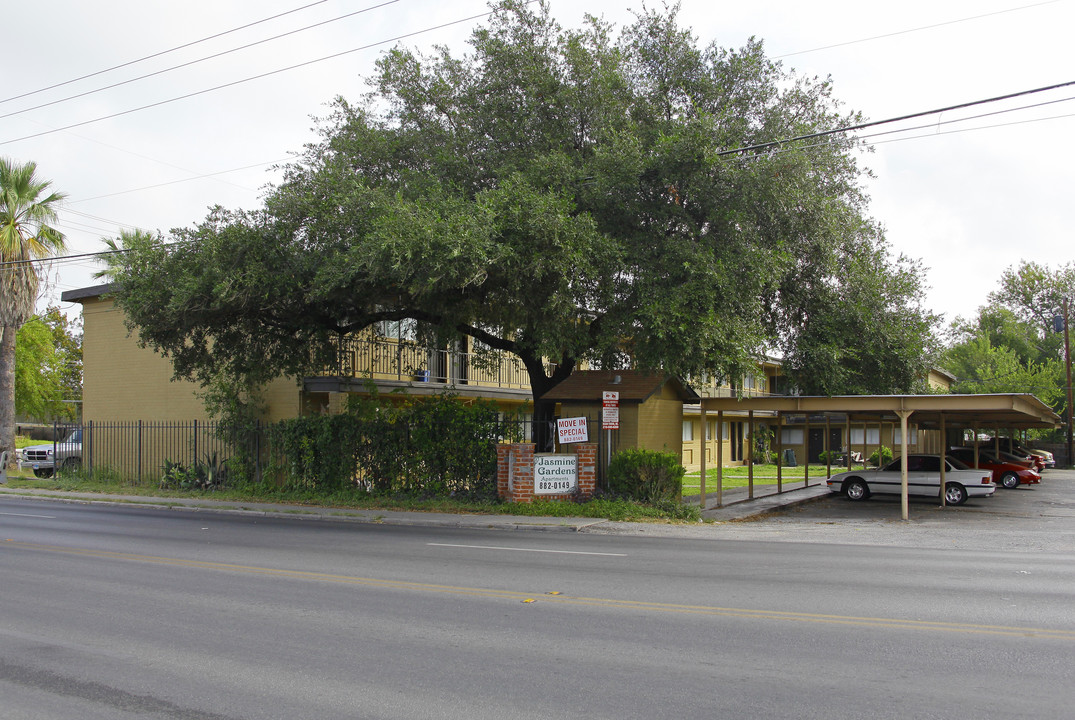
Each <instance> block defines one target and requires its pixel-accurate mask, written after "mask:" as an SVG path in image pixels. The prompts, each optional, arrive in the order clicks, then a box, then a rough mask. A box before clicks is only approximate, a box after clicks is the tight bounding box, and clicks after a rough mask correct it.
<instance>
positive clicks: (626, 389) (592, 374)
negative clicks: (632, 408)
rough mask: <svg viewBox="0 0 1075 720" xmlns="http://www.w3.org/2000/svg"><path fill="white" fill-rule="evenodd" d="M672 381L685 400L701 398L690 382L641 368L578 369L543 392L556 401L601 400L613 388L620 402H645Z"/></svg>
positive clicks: (697, 400)
mask: <svg viewBox="0 0 1075 720" xmlns="http://www.w3.org/2000/svg"><path fill="white" fill-rule="evenodd" d="M665 385H670V386H671V388H672V390H673V391H674V392H675V393H676V396H677V397H678V398H679V399H680V400H682V401H683V402H685V403H697V402H699V401H700V400H701V396H699V395H698V393H696V392H695V391H694V390H693V389H692V388H691V387H690V386H689V385H687V384H686V383H685V382H683V381H682V380H680V379H679V378H677V377H674V376H672V375H669V374H668V373H665V372H659V371H658V372H646V371H642V370H576V371H575V372H573V373H571V375H570V376H568V378H567V379H566V380H564V381H563V382H561V383H560V384H559V385H557V386H556V387H554V388H553V389H551V390H549V391H548V392H547V393H545V394H544V395H542V396H541V399H542V400H554V401H556V402H598V403H599V402H601V399H602V393H603V392H605V391H607V390H611V391H616V392H618V393H619V394H620V402H621V403H624V402H638V403H641V402H645V401H646V400H648V399H649V398H650V397H652V396H653V395H655V394H656V393H658V392H659V391H660V390H661V389H662V388H663V387H664V386H665Z"/></svg>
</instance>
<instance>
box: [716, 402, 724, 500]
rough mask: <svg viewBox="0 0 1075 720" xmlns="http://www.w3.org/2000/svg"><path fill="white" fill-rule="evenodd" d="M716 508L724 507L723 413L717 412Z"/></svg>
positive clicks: (721, 411)
mask: <svg viewBox="0 0 1075 720" xmlns="http://www.w3.org/2000/svg"><path fill="white" fill-rule="evenodd" d="M717 507H724V411H723V410H717Z"/></svg>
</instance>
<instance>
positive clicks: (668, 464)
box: [608, 448, 687, 503]
mask: <svg viewBox="0 0 1075 720" xmlns="http://www.w3.org/2000/svg"><path fill="white" fill-rule="evenodd" d="M686 472H687V470H686V468H684V467H683V466H682V465H680V464H679V458H678V457H676V455H675V453H670V452H657V451H656V450H643V449H641V448H631V449H628V450H621V451H620V452H618V453H616V454H615V455H613V456H612V461H611V462H610V463H609V465H608V485H609V490H610V491H611V492H612V493H613V494H614V495H618V496H621V497H627V498H631V499H634V500H638V501H640V502H647V503H653V502H660V501H662V500H679V499H680V498H681V497H682V495H683V475H684V474H685V473H686Z"/></svg>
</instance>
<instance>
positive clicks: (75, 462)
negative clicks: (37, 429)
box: [19, 428, 82, 478]
mask: <svg viewBox="0 0 1075 720" xmlns="http://www.w3.org/2000/svg"><path fill="white" fill-rule="evenodd" d="M57 466H59V467H61V468H66V469H69V470H77V469H78V468H79V467H81V466H82V428H76V429H74V430H72V431H71V432H70V433H69V434H68V435H67V437H65V438H64V439H63V440H61V441H59V442H54V443H47V444H44V445H29V446H27V447H24V448H22V449H21V450H19V469H20V470H21V469H23V468H31V469H33V471H34V475H36V476H37V477H39V478H47V477H52V473H53V471H54V470H55V469H56V467H57Z"/></svg>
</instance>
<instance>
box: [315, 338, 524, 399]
mask: <svg viewBox="0 0 1075 720" xmlns="http://www.w3.org/2000/svg"><path fill="white" fill-rule="evenodd" d="M323 373H324V374H325V375H326V376H333V377H341V378H370V379H372V380H388V381H397V382H429V383H439V384H442V385H449V386H463V385H469V386H476V387H488V388H498V389H513V390H530V377H529V375H528V374H527V372H526V368H525V367H524V365H523V363H522V361H521V360H520V359H519V358H518V357H517V356H515V355H512V354H510V353H496V354H492V355H490V354H489V353H482V354H480V355H479V354H477V353H467V352H459V351H457V350H448V349H430V348H428V347H425V346H423V345H419V344H417V343H413V342H409V341H406V340H393V339H386V338H345V339H344V340H343V343H342V345H341V346H340V349H339V353H338V362H337V365H336V367H326V368H324V369H323Z"/></svg>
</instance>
